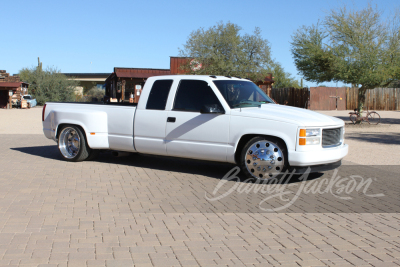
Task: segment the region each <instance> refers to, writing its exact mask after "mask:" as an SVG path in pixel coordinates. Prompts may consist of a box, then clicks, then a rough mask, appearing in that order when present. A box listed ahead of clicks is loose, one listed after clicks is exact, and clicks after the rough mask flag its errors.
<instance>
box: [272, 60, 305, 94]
mask: <svg viewBox="0 0 400 267" xmlns="http://www.w3.org/2000/svg"><path fill="white" fill-rule="evenodd" d="M271 72H272V73H273V75H274V79H273V80H274V81H275V82H274V86H273V87H274V88H289V87H294V88H302V86H301V85H300V83H299V81H298V80H296V79H295V78H294V77H293V76H292V75H291V74H290V73H289V72H286V71H285V70H284V69H283V68H282V66H281V64H279V63H274V64H273V66H272V71H271Z"/></svg>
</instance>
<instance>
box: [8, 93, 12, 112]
mask: <svg viewBox="0 0 400 267" xmlns="http://www.w3.org/2000/svg"><path fill="white" fill-rule="evenodd" d="M11 93H12V91H11V90H9V91H8V108H9V109H11V108H12V95H11Z"/></svg>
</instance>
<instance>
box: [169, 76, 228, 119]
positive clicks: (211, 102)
mask: <svg viewBox="0 0 400 267" xmlns="http://www.w3.org/2000/svg"><path fill="white" fill-rule="evenodd" d="M205 106H206V107H212V108H215V109H219V110H221V111H223V110H224V109H223V107H222V106H221V103H220V102H219V100H218V98H217V96H216V95H215V94H214V92H213V90H212V89H211V87H210V86H208V83H207V82H205V81H199V80H181V82H180V83H179V87H178V90H177V92H176V96H175V103H174V108H173V109H174V110H182V111H193V112H200V109H202V108H203V107H205Z"/></svg>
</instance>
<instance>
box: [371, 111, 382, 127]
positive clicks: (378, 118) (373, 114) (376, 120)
mask: <svg viewBox="0 0 400 267" xmlns="http://www.w3.org/2000/svg"><path fill="white" fill-rule="evenodd" d="M380 122H381V116H380V115H379V114H378V113H376V112H375V111H372V112H370V113H369V114H368V123H369V124H373V125H377V124H378V123H380Z"/></svg>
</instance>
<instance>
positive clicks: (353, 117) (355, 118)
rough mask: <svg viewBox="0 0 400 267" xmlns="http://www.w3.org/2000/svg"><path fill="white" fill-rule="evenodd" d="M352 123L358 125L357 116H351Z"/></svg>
mask: <svg viewBox="0 0 400 267" xmlns="http://www.w3.org/2000/svg"><path fill="white" fill-rule="evenodd" d="M350 121H351V122H352V123H353V124H356V122H357V115H356V114H350Z"/></svg>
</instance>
